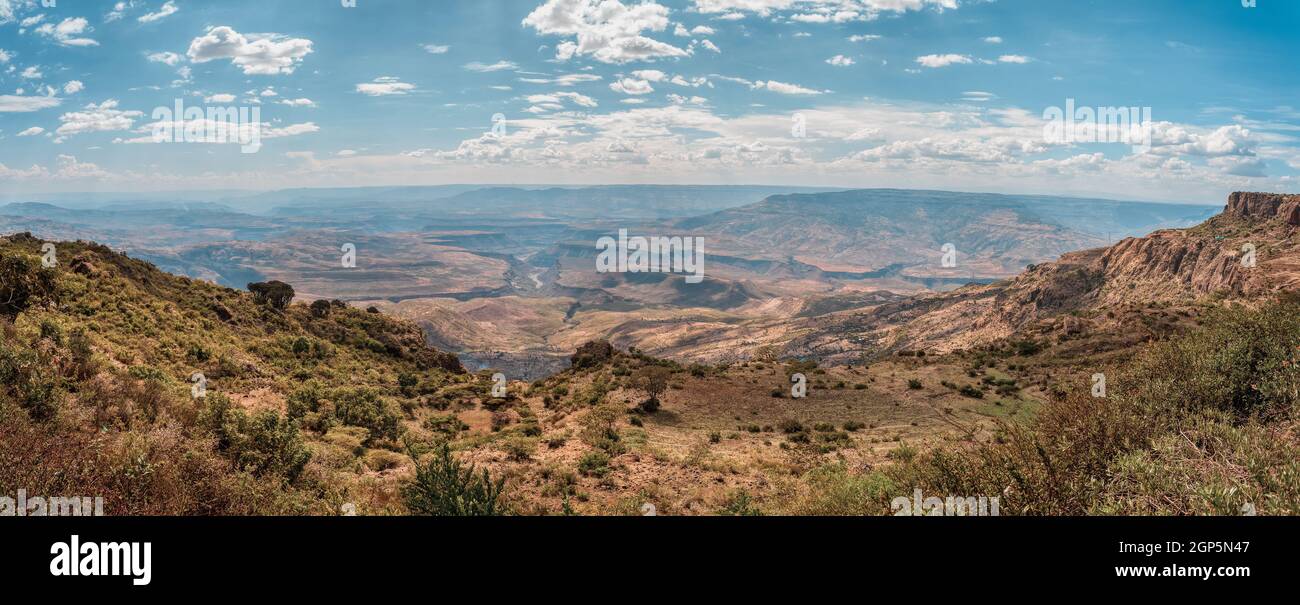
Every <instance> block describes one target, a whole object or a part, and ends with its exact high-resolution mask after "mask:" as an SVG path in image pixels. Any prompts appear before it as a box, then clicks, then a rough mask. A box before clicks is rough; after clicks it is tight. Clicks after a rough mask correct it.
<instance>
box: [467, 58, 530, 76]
mask: <svg viewBox="0 0 1300 605" xmlns="http://www.w3.org/2000/svg"><path fill="white" fill-rule="evenodd" d="M462 67H464V68H465V69H468V70H469V71H477V72H479V73H490V72H494V71H506V70H513V69H519V65H518V64H517V63H515V62H514V61H505V60H502V61H497V62H496V63H481V62H479V61H474V62H471V63H466V64H465V65H463V66H462Z"/></svg>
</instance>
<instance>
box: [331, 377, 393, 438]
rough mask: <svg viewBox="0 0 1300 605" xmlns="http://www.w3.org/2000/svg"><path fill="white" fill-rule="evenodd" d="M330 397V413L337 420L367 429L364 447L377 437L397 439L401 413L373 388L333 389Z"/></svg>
mask: <svg viewBox="0 0 1300 605" xmlns="http://www.w3.org/2000/svg"><path fill="white" fill-rule="evenodd" d="M332 399H333V401H334V416H335V418H337V419H338V421H339V422H341V423H343V424H346V425H349V426H359V427H362V428H365V429H366V430H368V431H370V434H369V436H367V437H366V440H365V441H364V442H363V443H364V445H366V446H367V447H369V446H370V445H372V444H374V442H376V441H378V440H381V439H397V437H399V436H400V435H401V430H402V417H401V414H400V413H399V412H398V411H397V410H396V409H394V407H393V405H392V404H390V403H388V402H387V401H384V400H383V399H382V398H380V397H379V393H378V392H376V391H375V390H374V389H367V388H342V389H337V390H335V391H334V393H333V397H332Z"/></svg>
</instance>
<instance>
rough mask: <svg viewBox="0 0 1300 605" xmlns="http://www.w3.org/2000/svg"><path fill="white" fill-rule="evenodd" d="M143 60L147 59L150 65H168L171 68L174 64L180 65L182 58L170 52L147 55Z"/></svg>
mask: <svg viewBox="0 0 1300 605" xmlns="http://www.w3.org/2000/svg"><path fill="white" fill-rule="evenodd" d="M145 58H147V59H149V62H150V63H162V64H164V65H168V66H171V67H175V66H176V64H177V63H180V62H181V60H182V57H181V56H180V55H178V54H176V53H174V52H170V51H164V52H160V53H151V54H149V55H147V56H146V57H145Z"/></svg>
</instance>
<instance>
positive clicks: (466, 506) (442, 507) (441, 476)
mask: <svg viewBox="0 0 1300 605" xmlns="http://www.w3.org/2000/svg"><path fill="white" fill-rule="evenodd" d="M408 449H409V448H408ZM411 457H412V458H414V459H415V461H416V462H415V478H414V479H413V480H412V481H411V482H410V483H408V484H406V485H405V486H404V487H403V488H402V498H403V499H405V500H406V507H407V508H408V509H410V511H411V514H414V515H426V516H433V517H479V516H492V515H504V514H508V512H509V511H508V510H507V507H506V505H505V503H504V502H503V500H502V495H503V492H504V489H505V481H504V480H503V479H497V480H496V481H495V482H493V481H492V477H491V475H489V474H488V471H487V470H486V469H485V470H484V471H483V472H482V474H478V473H476V471H475V469H474V467H473V466H472V465H471V466H469V467H465V466H463V465H462V464H461V463H460V461H459V460H456V458H455V457H454V456H452V455H451V447H449V446H448V445H447V444H445V443H444V444H442V446H441V447H440V448H439V449H438V450H437V452H435V453H434V456H433V458H432V460H430V461H429V462H427V463H421V462H420V461H419V457H418V456H417V455H416V454H415V452H414V451H413V450H412V451H411Z"/></svg>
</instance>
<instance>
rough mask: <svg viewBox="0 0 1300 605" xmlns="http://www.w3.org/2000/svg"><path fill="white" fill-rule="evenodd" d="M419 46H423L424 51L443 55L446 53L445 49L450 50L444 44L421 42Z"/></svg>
mask: <svg viewBox="0 0 1300 605" xmlns="http://www.w3.org/2000/svg"><path fill="white" fill-rule="evenodd" d="M420 48H423V49H424V52H427V53H429V54H431V55H443V54H447V51H449V50H451V47H450V46H447V45H445V44H422V45H420Z"/></svg>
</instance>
